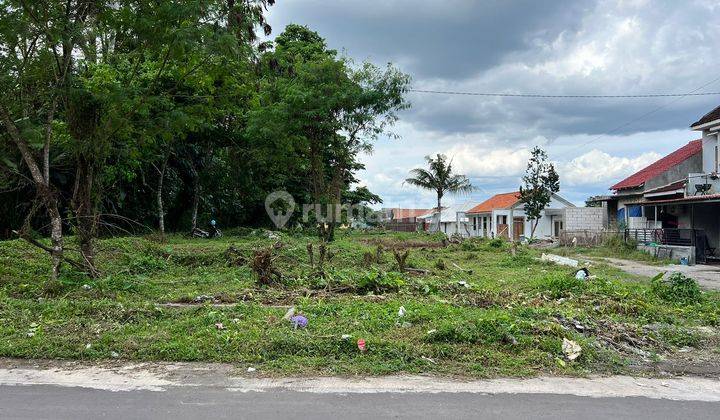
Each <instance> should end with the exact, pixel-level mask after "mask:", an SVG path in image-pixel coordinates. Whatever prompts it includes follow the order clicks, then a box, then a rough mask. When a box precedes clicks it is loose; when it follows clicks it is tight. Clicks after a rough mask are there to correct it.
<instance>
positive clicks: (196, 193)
mask: <svg viewBox="0 0 720 420" xmlns="http://www.w3.org/2000/svg"><path fill="white" fill-rule="evenodd" d="M190 171H191V172H192V179H193V201H192V213H191V214H192V217H191V224H192V227H191V228H190V232H193V231H194V230H195V229H196V228H197V215H198V207H199V205H200V175H198V172H197V170H196V169H195V165H194V164H190Z"/></svg>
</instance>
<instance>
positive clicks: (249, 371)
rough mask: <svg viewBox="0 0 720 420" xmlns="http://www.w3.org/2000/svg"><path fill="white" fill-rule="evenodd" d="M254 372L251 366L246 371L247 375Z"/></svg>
mask: <svg viewBox="0 0 720 420" xmlns="http://www.w3.org/2000/svg"><path fill="white" fill-rule="evenodd" d="M256 370H257V369H255V368H254V367H252V366H250V367H249V368H248V369H247V371H248V373H252V372H255V371H256Z"/></svg>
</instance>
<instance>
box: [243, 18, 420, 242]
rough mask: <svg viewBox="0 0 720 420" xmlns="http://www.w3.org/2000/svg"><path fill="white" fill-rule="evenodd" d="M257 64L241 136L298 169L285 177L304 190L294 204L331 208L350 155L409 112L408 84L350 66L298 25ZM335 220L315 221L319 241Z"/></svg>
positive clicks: (386, 71)
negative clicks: (254, 95)
mask: <svg viewBox="0 0 720 420" xmlns="http://www.w3.org/2000/svg"><path fill="white" fill-rule="evenodd" d="M261 62H262V65H263V77H262V79H261V81H260V93H259V96H258V102H257V103H258V107H257V108H255V109H253V110H252V111H251V112H250V114H249V121H248V129H249V132H248V135H249V137H251V138H253V141H260V142H263V143H265V144H273V148H274V149H275V150H277V151H282V152H283V153H282V155H281V156H276V157H274V158H273V159H278V158H280V159H291V160H295V161H296V165H297V167H301V168H303V170H302V171H300V172H299V173H295V174H293V175H291V176H300V177H301V178H302V180H303V182H304V184H305V185H306V187H305V188H303V190H304V191H306V192H308V193H305V196H304V197H300V198H301V200H300V201H301V202H304V203H315V204H319V205H328V204H329V205H333V206H339V205H340V200H341V197H342V193H343V191H345V190H347V189H348V188H349V186H350V184H351V181H352V174H353V173H354V172H355V171H357V169H358V168H359V166H358V162H357V158H358V154H359V153H361V152H370V151H371V150H372V147H373V143H374V141H375V140H377V139H378V137H379V136H380V135H381V134H383V133H387V132H388V129H389V128H390V127H391V126H392V125H393V124H394V123H395V122H396V121H397V119H398V117H397V112H398V111H400V110H402V109H405V108H407V107H408V106H409V103H408V102H407V101H406V100H405V97H404V93H405V91H406V90H407V86H408V83H409V81H410V78H409V77H408V76H407V75H405V74H403V73H401V72H400V71H398V70H397V69H396V68H394V67H392V66H390V65H388V66H387V67H386V68H378V67H376V66H374V65H372V64H370V63H363V64H361V65H359V66H356V65H354V63H352V62H351V61H349V60H348V59H345V58H342V57H338V55H337V52H336V51H334V50H331V49H328V48H327V46H326V44H325V40H324V39H323V38H322V37H320V36H319V35H318V34H317V33H316V32H313V31H311V30H310V29H308V28H307V27H304V26H300V25H288V26H287V28H286V29H285V31H284V32H283V33H281V34H280V35H278V37H277V38H276V39H275V43H274V48H272V49H270V50H269V51H267V52H266V53H265V54H263V56H262V58H261ZM274 167H275V168H277V166H274ZM288 181H289V180H288ZM316 216H318V218H319V216H320V215H318V214H316ZM337 222H338V221H337V220H333V219H332V217H331V218H330V219H329V220H327V221H326V223H319V224H318V225H319V236H320V237H321V238H322V239H324V240H326V241H331V240H333V238H334V229H335V225H336V223H337Z"/></svg>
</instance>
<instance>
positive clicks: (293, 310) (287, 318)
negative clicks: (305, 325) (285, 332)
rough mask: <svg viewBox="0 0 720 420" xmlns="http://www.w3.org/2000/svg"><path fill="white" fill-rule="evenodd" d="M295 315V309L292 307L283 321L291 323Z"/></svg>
mask: <svg viewBox="0 0 720 420" xmlns="http://www.w3.org/2000/svg"><path fill="white" fill-rule="evenodd" d="M294 315H295V307H294V306H293V307H291V308H290V309H288V310H287V312H285V315H284V316H283V319H284V320H286V321H290V318H292V317H293V316H294Z"/></svg>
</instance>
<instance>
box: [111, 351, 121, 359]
mask: <svg viewBox="0 0 720 420" xmlns="http://www.w3.org/2000/svg"><path fill="white" fill-rule="evenodd" d="M110 357H112V358H113V359H117V358H118V357H120V353H118V352H116V351H114V352H111V353H110Z"/></svg>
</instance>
